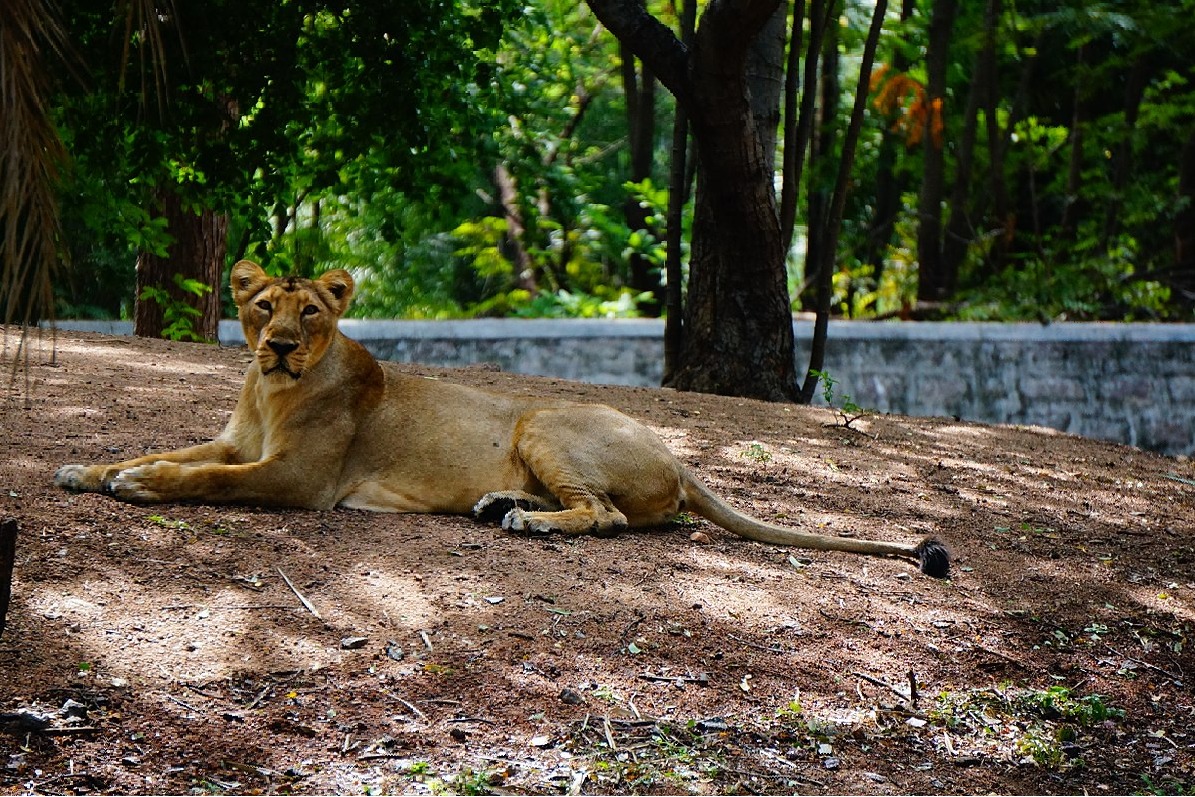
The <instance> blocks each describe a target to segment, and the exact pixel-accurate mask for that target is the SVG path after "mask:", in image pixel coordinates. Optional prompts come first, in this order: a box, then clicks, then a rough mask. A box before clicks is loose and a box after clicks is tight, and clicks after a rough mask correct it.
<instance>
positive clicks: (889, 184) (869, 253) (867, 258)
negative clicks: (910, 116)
mask: <svg viewBox="0 0 1195 797" xmlns="http://www.w3.org/2000/svg"><path fill="white" fill-rule="evenodd" d="M916 7H917V2H916V0H904V3H902V4H901V9H900V21H901V24H902V25H904V24H906V23H907V22H908V21H909V20H910V19H912V17H913V10H914V9H915V8H916ZM892 70H893V72H895V73H896V74H900V73H902V72H907V71H908V70H909V59H908V57H907V56H906V55H905V54H904V51H903V48H901V47H897V48H896V50H895V52H894V53H893V55H892ZM903 147H904V140H903V139H902V138H901V137H900V136H898V135H897V134H896V133H895V132H893V131H891V130H884V132H883V135H882V138H881V139H880V152H879V154H878V155H877V156H876V188H875V212H874V213H873V215H872V217H871V226H870V227H869V229H868V231H867V244H866V249H865V250H864V253H863V262H864V263H870V264H871V265H872V267H873V268H874V269H875V271H874V277H875V281H876V285H879V284H880V280H881V279H882V278H883V276H884V265H885V261H886V260H887V257H888V245H889V244H891V243H892V235H893V233H894V232H895V230H896V218H897V215H898V214H899V213H900V211H901V207H902V203H901V196H902V195H903V194H904V192H905V190H906V189H907V185H908V178H907V177H906V176H905V175H904V174H903V173H898V172H897V171H896V164H897V162H898V160H899V152H900V150H901V149H902V148H903Z"/></svg>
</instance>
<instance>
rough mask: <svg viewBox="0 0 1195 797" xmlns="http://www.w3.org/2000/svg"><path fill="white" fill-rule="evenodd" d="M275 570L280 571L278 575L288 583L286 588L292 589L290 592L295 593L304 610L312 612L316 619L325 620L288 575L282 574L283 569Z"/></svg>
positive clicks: (277, 568) (276, 568)
mask: <svg viewBox="0 0 1195 797" xmlns="http://www.w3.org/2000/svg"><path fill="white" fill-rule="evenodd" d="M274 569H275V570H277V571H278V575H280V576H282V580H283V581H285V582H286V586H288V587H290V591H291V592H293V593H295V597H296V598H298V599H299V603H301V604H303V608H304V609H306V610H307V611H309V612H311V614H312V615H313V616H314V617H315V619H317V620H323V619H324V618H323V617H321V616H320V613H319V612H317V611H316V610H315V607H314V606H312V605H311V601H309V600H307V598H305V597H303V593H302V592H299V590H298V589H297V588H296V587H295V585H294V584H292V583H291V580H290V579H289V578H287V577H286V573H283V572H282V568H281V567H275V568H274Z"/></svg>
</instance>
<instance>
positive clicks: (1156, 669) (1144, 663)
mask: <svg viewBox="0 0 1195 797" xmlns="http://www.w3.org/2000/svg"><path fill="white" fill-rule="evenodd" d="M1104 647H1106V648H1107V649H1108V650H1110V651H1112V652H1113V653H1115V654H1116V655H1117V656H1121V657H1122V658H1124V659H1126V660H1128V661H1131V662H1133V663H1134V664H1140V665H1141V666H1142V667H1148V668H1149V669H1151V670H1153V671H1154V672H1160V673H1161V674H1162V675H1165V676H1166V677H1167V678H1171V679H1173V680H1175V681H1181V680H1182V679H1183V676H1182V675H1181V674H1180V675H1175V674H1174V673H1172V672H1169V671H1167V670H1163V669H1162V668H1161V667H1158V666H1156V665H1153V664H1150V663H1149V662H1148V661H1142V660H1141V659H1135V658H1133V657H1132V656H1130V655H1128V654H1127V653H1121V652H1120V651H1119V650H1117V649H1116V648H1114V647H1112V646H1111V645H1109V644H1108V643H1107V642H1105V643H1104Z"/></svg>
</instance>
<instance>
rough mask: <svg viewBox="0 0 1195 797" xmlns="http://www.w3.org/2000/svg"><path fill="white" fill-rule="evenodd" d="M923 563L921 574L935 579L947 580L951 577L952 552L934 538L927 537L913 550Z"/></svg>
mask: <svg viewBox="0 0 1195 797" xmlns="http://www.w3.org/2000/svg"><path fill="white" fill-rule="evenodd" d="M913 553H915V554H917V559H918V561H919V562H920V563H921V572H922V573H925V574H926V575H927V576H933V577H934V578H947V577H948V576H949V575H950V550H949V549H948V548H947V547H946V546H945V545H944V544H943V543H942V542H941V541H940V540H936V539H934V538H933V537H926V538H925V539H924V540H922V541H921V543H920V544H919V545H918V546H917V547H916V548H914V549H913Z"/></svg>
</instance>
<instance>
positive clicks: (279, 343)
mask: <svg viewBox="0 0 1195 797" xmlns="http://www.w3.org/2000/svg"><path fill="white" fill-rule="evenodd" d="M266 345H267V346H269V347H270V348H271V349H273V350H274V353H275V354H277V355H278V356H279V357H285V356H286V355H288V354H290V353H291V352H292V351H294V350H295V349H297V348H299V344H298V343H292V342H290V341H289V340H267V341H266Z"/></svg>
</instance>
